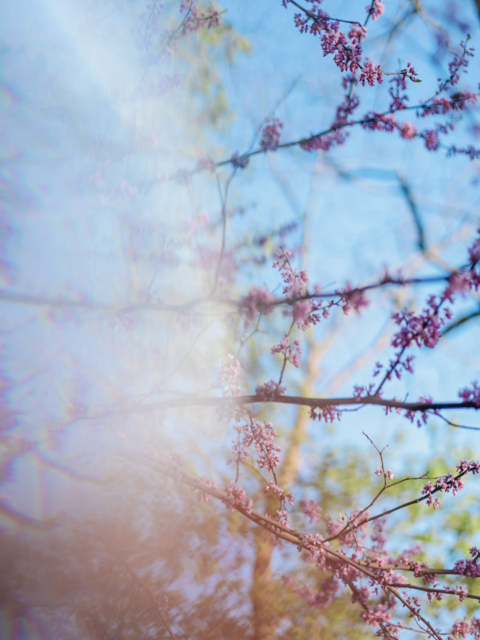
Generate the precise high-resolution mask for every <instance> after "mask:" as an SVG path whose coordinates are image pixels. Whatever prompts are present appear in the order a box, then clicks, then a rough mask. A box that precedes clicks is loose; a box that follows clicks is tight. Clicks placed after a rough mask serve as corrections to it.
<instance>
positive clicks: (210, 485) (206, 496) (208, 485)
mask: <svg viewBox="0 0 480 640" xmlns="http://www.w3.org/2000/svg"><path fill="white" fill-rule="evenodd" d="M199 483H200V484H201V485H202V486H203V487H205V489H206V490H207V491H216V490H217V489H218V487H217V484H216V482H214V481H213V480H210V479H209V478H207V477H205V476H202V477H201V478H200V479H199ZM192 491H193V493H194V494H195V495H196V496H197V500H198V501H199V502H209V500H211V499H212V496H211V494H210V493H207V491H202V489H196V488H194V489H193V490H192Z"/></svg>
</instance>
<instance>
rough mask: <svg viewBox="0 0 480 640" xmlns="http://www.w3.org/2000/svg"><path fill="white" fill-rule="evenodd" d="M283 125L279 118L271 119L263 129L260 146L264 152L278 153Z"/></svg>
mask: <svg viewBox="0 0 480 640" xmlns="http://www.w3.org/2000/svg"><path fill="white" fill-rule="evenodd" d="M282 129H283V124H282V122H280V120H279V119H278V118H270V119H269V120H267V122H266V123H265V126H264V127H263V129H262V138H261V140H260V146H261V148H262V149H263V151H276V149H277V147H278V143H279V142H280V134H281V130H282Z"/></svg>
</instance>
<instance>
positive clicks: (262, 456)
mask: <svg viewBox="0 0 480 640" xmlns="http://www.w3.org/2000/svg"><path fill="white" fill-rule="evenodd" d="M234 429H235V431H237V432H238V434H239V435H238V439H237V441H235V443H234V449H233V454H234V459H235V461H236V462H245V461H246V459H247V458H248V457H249V456H250V453H249V452H248V448H249V447H251V446H252V445H253V446H254V447H255V450H256V452H257V455H258V458H257V465H258V467H259V469H263V468H265V469H266V470H267V471H268V472H270V473H272V472H273V471H274V469H276V468H277V467H278V465H279V464H280V458H279V455H278V454H279V453H280V451H281V449H280V447H277V446H276V445H275V444H274V443H275V437H276V436H277V435H278V434H277V432H276V431H275V429H274V428H273V425H272V424H271V423H270V422H267V423H265V422H261V421H260V420H255V419H254V418H252V417H250V420H249V422H237V423H235V424H234Z"/></svg>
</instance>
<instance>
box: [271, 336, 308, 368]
mask: <svg viewBox="0 0 480 640" xmlns="http://www.w3.org/2000/svg"><path fill="white" fill-rule="evenodd" d="M276 353H279V354H281V355H282V356H283V359H284V362H290V363H291V364H293V366H294V367H296V368H297V369H298V367H299V366H300V356H301V355H302V349H301V347H300V341H299V340H295V341H294V343H293V344H290V342H289V340H288V336H283V338H282V339H281V340H280V342H279V343H278V344H276V345H275V346H274V347H272V355H274V354H276Z"/></svg>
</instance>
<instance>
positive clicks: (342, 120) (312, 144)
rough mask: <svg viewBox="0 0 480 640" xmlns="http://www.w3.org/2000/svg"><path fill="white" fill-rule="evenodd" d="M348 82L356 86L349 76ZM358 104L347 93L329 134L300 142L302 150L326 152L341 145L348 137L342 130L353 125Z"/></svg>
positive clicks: (358, 101) (352, 96)
mask: <svg viewBox="0 0 480 640" xmlns="http://www.w3.org/2000/svg"><path fill="white" fill-rule="evenodd" d="M349 81H350V83H352V84H356V82H357V81H356V79H355V78H354V76H351V77H350V78H349ZM347 86H348V83H347ZM347 86H345V88H347ZM359 104H360V100H359V98H358V96H357V95H355V94H350V92H348V93H347V94H346V96H345V97H344V99H343V102H341V104H340V105H339V106H338V107H337V111H336V114H335V118H334V120H333V122H332V125H331V127H330V129H329V132H328V133H324V134H322V135H318V136H314V135H312V136H310V137H309V138H307V139H305V140H302V141H301V142H300V146H301V147H302V149H304V150H305V151H310V152H315V151H328V150H329V149H330V148H331V147H333V146H335V145H339V146H341V145H343V144H344V142H345V140H346V139H347V136H348V134H347V133H346V132H345V131H344V130H343V129H345V127H348V126H352V125H354V124H355V121H354V120H353V119H352V115H353V113H354V111H355V109H356V108H357V107H358V105H359Z"/></svg>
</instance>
